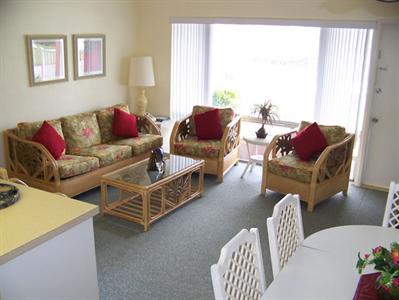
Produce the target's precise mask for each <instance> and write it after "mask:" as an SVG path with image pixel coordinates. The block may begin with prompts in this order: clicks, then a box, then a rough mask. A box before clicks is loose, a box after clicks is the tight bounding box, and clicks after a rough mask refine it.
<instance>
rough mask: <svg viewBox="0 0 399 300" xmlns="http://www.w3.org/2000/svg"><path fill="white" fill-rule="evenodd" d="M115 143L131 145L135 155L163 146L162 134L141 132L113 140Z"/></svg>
mask: <svg viewBox="0 0 399 300" xmlns="http://www.w3.org/2000/svg"><path fill="white" fill-rule="evenodd" d="M112 143H113V144H114V145H126V146H130V147H131V148H132V151H133V155H139V154H143V153H145V152H147V151H149V150H152V149H154V148H157V147H161V146H162V136H160V135H155V134H142V133H139V136H138V137H135V138H129V139H121V140H116V141H113V142H112Z"/></svg>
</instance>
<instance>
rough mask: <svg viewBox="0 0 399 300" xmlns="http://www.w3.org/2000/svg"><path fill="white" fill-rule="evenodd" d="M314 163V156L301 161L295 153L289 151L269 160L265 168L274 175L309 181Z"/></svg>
mask: <svg viewBox="0 0 399 300" xmlns="http://www.w3.org/2000/svg"><path fill="white" fill-rule="evenodd" d="M315 163H316V158H312V159H311V160H308V161H303V160H301V159H300V158H299V157H298V156H296V155H295V154H292V153H290V154H288V155H285V156H282V157H278V158H274V159H272V160H270V161H269V162H268V165H267V166H268V167H267V170H268V171H269V172H270V173H273V174H276V175H280V176H283V177H288V178H291V179H294V180H297V181H301V182H305V183H309V182H310V181H311V179H312V172H313V167H314V164H315Z"/></svg>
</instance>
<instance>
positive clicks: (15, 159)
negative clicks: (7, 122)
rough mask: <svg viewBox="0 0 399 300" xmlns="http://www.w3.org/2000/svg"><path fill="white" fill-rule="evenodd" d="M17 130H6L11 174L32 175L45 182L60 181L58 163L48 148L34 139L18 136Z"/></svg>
mask: <svg viewBox="0 0 399 300" xmlns="http://www.w3.org/2000/svg"><path fill="white" fill-rule="evenodd" d="M14 133H15V132H13V131H11V130H8V131H6V132H5V142H6V148H8V151H6V155H7V158H6V159H7V162H8V170H9V172H10V175H11V176H15V175H16V174H18V176H24V177H31V178H33V179H36V180H41V181H44V182H50V181H58V182H59V180H60V179H59V173H58V168H57V163H56V161H55V159H54V158H53V157H52V155H51V154H50V153H49V152H48V151H47V149H46V148H45V147H44V146H43V145H41V144H39V143H35V142H32V141H28V140H25V139H22V138H19V137H17V136H16V135H15V134H14Z"/></svg>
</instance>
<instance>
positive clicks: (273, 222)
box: [267, 194, 304, 278]
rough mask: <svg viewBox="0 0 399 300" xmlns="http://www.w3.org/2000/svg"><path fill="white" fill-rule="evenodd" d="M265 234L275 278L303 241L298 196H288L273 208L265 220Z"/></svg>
mask: <svg viewBox="0 0 399 300" xmlns="http://www.w3.org/2000/svg"><path fill="white" fill-rule="evenodd" d="M267 232H268V234H269V246H270V256H271V261H272V269H273V277H274V278H276V276H277V274H278V273H279V272H280V270H281V269H282V268H283V267H284V265H285V264H286V263H287V261H288V259H289V258H290V257H291V256H292V254H294V252H295V250H296V249H297V248H298V247H299V246H300V245H301V244H302V242H303V239H304V236H303V224H302V214H301V204H300V201H299V195H291V194H288V195H287V196H285V197H284V198H283V199H281V200H280V201H279V202H278V203H277V204H276V205H275V206H274V209H273V215H272V216H271V217H270V218H267Z"/></svg>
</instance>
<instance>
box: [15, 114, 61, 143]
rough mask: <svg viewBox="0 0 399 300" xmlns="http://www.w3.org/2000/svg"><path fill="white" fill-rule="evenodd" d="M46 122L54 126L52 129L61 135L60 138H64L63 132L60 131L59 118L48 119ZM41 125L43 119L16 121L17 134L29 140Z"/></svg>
mask: <svg viewBox="0 0 399 300" xmlns="http://www.w3.org/2000/svg"><path fill="white" fill-rule="evenodd" d="M47 122H48V123H49V124H50V125H51V126H53V127H54V129H55V130H56V131H57V133H58V134H59V135H60V136H61V137H62V139H65V138H64V133H63V132H62V126H61V120H60V119H55V120H49V121H47ZM42 125H43V121H38V122H22V123H18V125H17V135H18V136H19V137H20V138H23V139H28V140H31V139H32V137H33V136H34V135H35V133H36V132H37V131H38V130H39V129H40V127H42Z"/></svg>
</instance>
